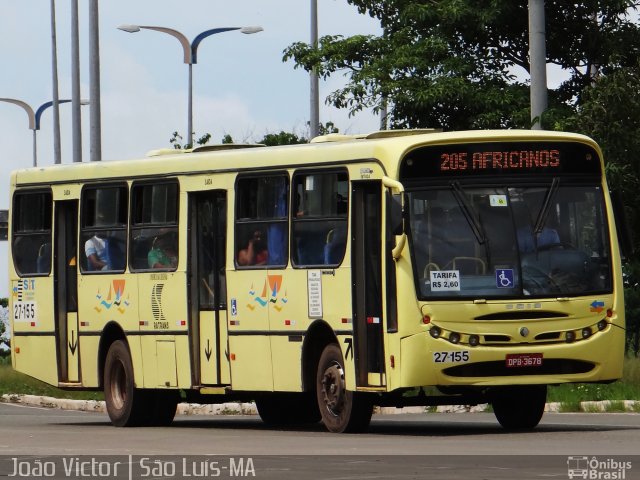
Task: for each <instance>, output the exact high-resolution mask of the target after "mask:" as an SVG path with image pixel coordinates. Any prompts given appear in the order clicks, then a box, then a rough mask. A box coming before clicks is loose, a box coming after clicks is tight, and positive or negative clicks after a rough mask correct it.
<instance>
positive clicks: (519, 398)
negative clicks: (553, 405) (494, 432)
mask: <svg viewBox="0 0 640 480" xmlns="http://www.w3.org/2000/svg"><path fill="white" fill-rule="evenodd" d="M546 401H547V386H546V385H522V386H513V387H504V388H498V389H496V390H494V391H493V392H492V401H491V405H492V407H493V412H494V414H495V416H496V418H497V419H498V422H500V425H502V426H503V427H504V428H506V429H508V430H528V429H531V428H534V427H535V426H536V425H538V423H540V419H541V418H542V415H543V414H544V407H545V403H546Z"/></svg>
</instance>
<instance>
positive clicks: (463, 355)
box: [433, 352, 470, 363]
mask: <svg viewBox="0 0 640 480" xmlns="http://www.w3.org/2000/svg"><path fill="white" fill-rule="evenodd" d="M469 360H470V355H469V352H433V362H434V363H464V362H468V361H469Z"/></svg>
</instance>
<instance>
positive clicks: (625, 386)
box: [547, 357, 640, 411]
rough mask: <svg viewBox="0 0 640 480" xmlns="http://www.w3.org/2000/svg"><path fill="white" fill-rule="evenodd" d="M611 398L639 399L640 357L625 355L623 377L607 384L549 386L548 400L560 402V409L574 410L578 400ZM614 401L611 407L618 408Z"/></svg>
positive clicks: (578, 402) (616, 399) (612, 399)
mask: <svg viewBox="0 0 640 480" xmlns="http://www.w3.org/2000/svg"><path fill="white" fill-rule="evenodd" d="M601 400H611V401H613V402H616V401H621V400H640V358H630V357H627V358H626V359H625V361H624V369H623V377H622V379H621V380H618V381H617V382H614V383H610V384H607V385H604V384H597V383H572V384H565V385H559V386H555V387H550V388H549V393H548V394H547V401H548V402H560V403H562V404H563V405H562V406H561V410H563V411H565V408H566V409H569V410H567V411H576V410H574V408H576V407H577V406H579V404H580V402H588V401H601ZM616 405H617V404H616V403H614V405H612V408H619V407H618V406H616Z"/></svg>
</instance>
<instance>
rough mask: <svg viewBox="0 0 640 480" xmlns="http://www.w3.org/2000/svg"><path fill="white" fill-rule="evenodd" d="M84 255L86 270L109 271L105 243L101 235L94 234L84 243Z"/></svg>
mask: <svg viewBox="0 0 640 480" xmlns="http://www.w3.org/2000/svg"><path fill="white" fill-rule="evenodd" d="M84 253H85V255H86V257H87V269H88V270H91V271H100V270H109V269H110V266H109V261H108V258H107V241H106V240H105V239H104V238H102V234H100V233H96V234H94V235H93V237H91V238H90V239H89V240H87V241H86V242H85V243H84Z"/></svg>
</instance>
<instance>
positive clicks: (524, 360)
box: [505, 353, 542, 368]
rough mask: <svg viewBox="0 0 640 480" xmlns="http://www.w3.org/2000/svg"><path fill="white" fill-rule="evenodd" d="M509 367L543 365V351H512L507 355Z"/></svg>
mask: <svg viewBox="0 0 640 480" xmlns="http://www.w3.org/2000/svg"><path fill="white" fill-rule="evenodd" d="M505 361H506V365H507V368H523V367H541V366H542V354H541V353H512V354H509V355H507V357H506V360H505Z"/></svg>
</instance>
